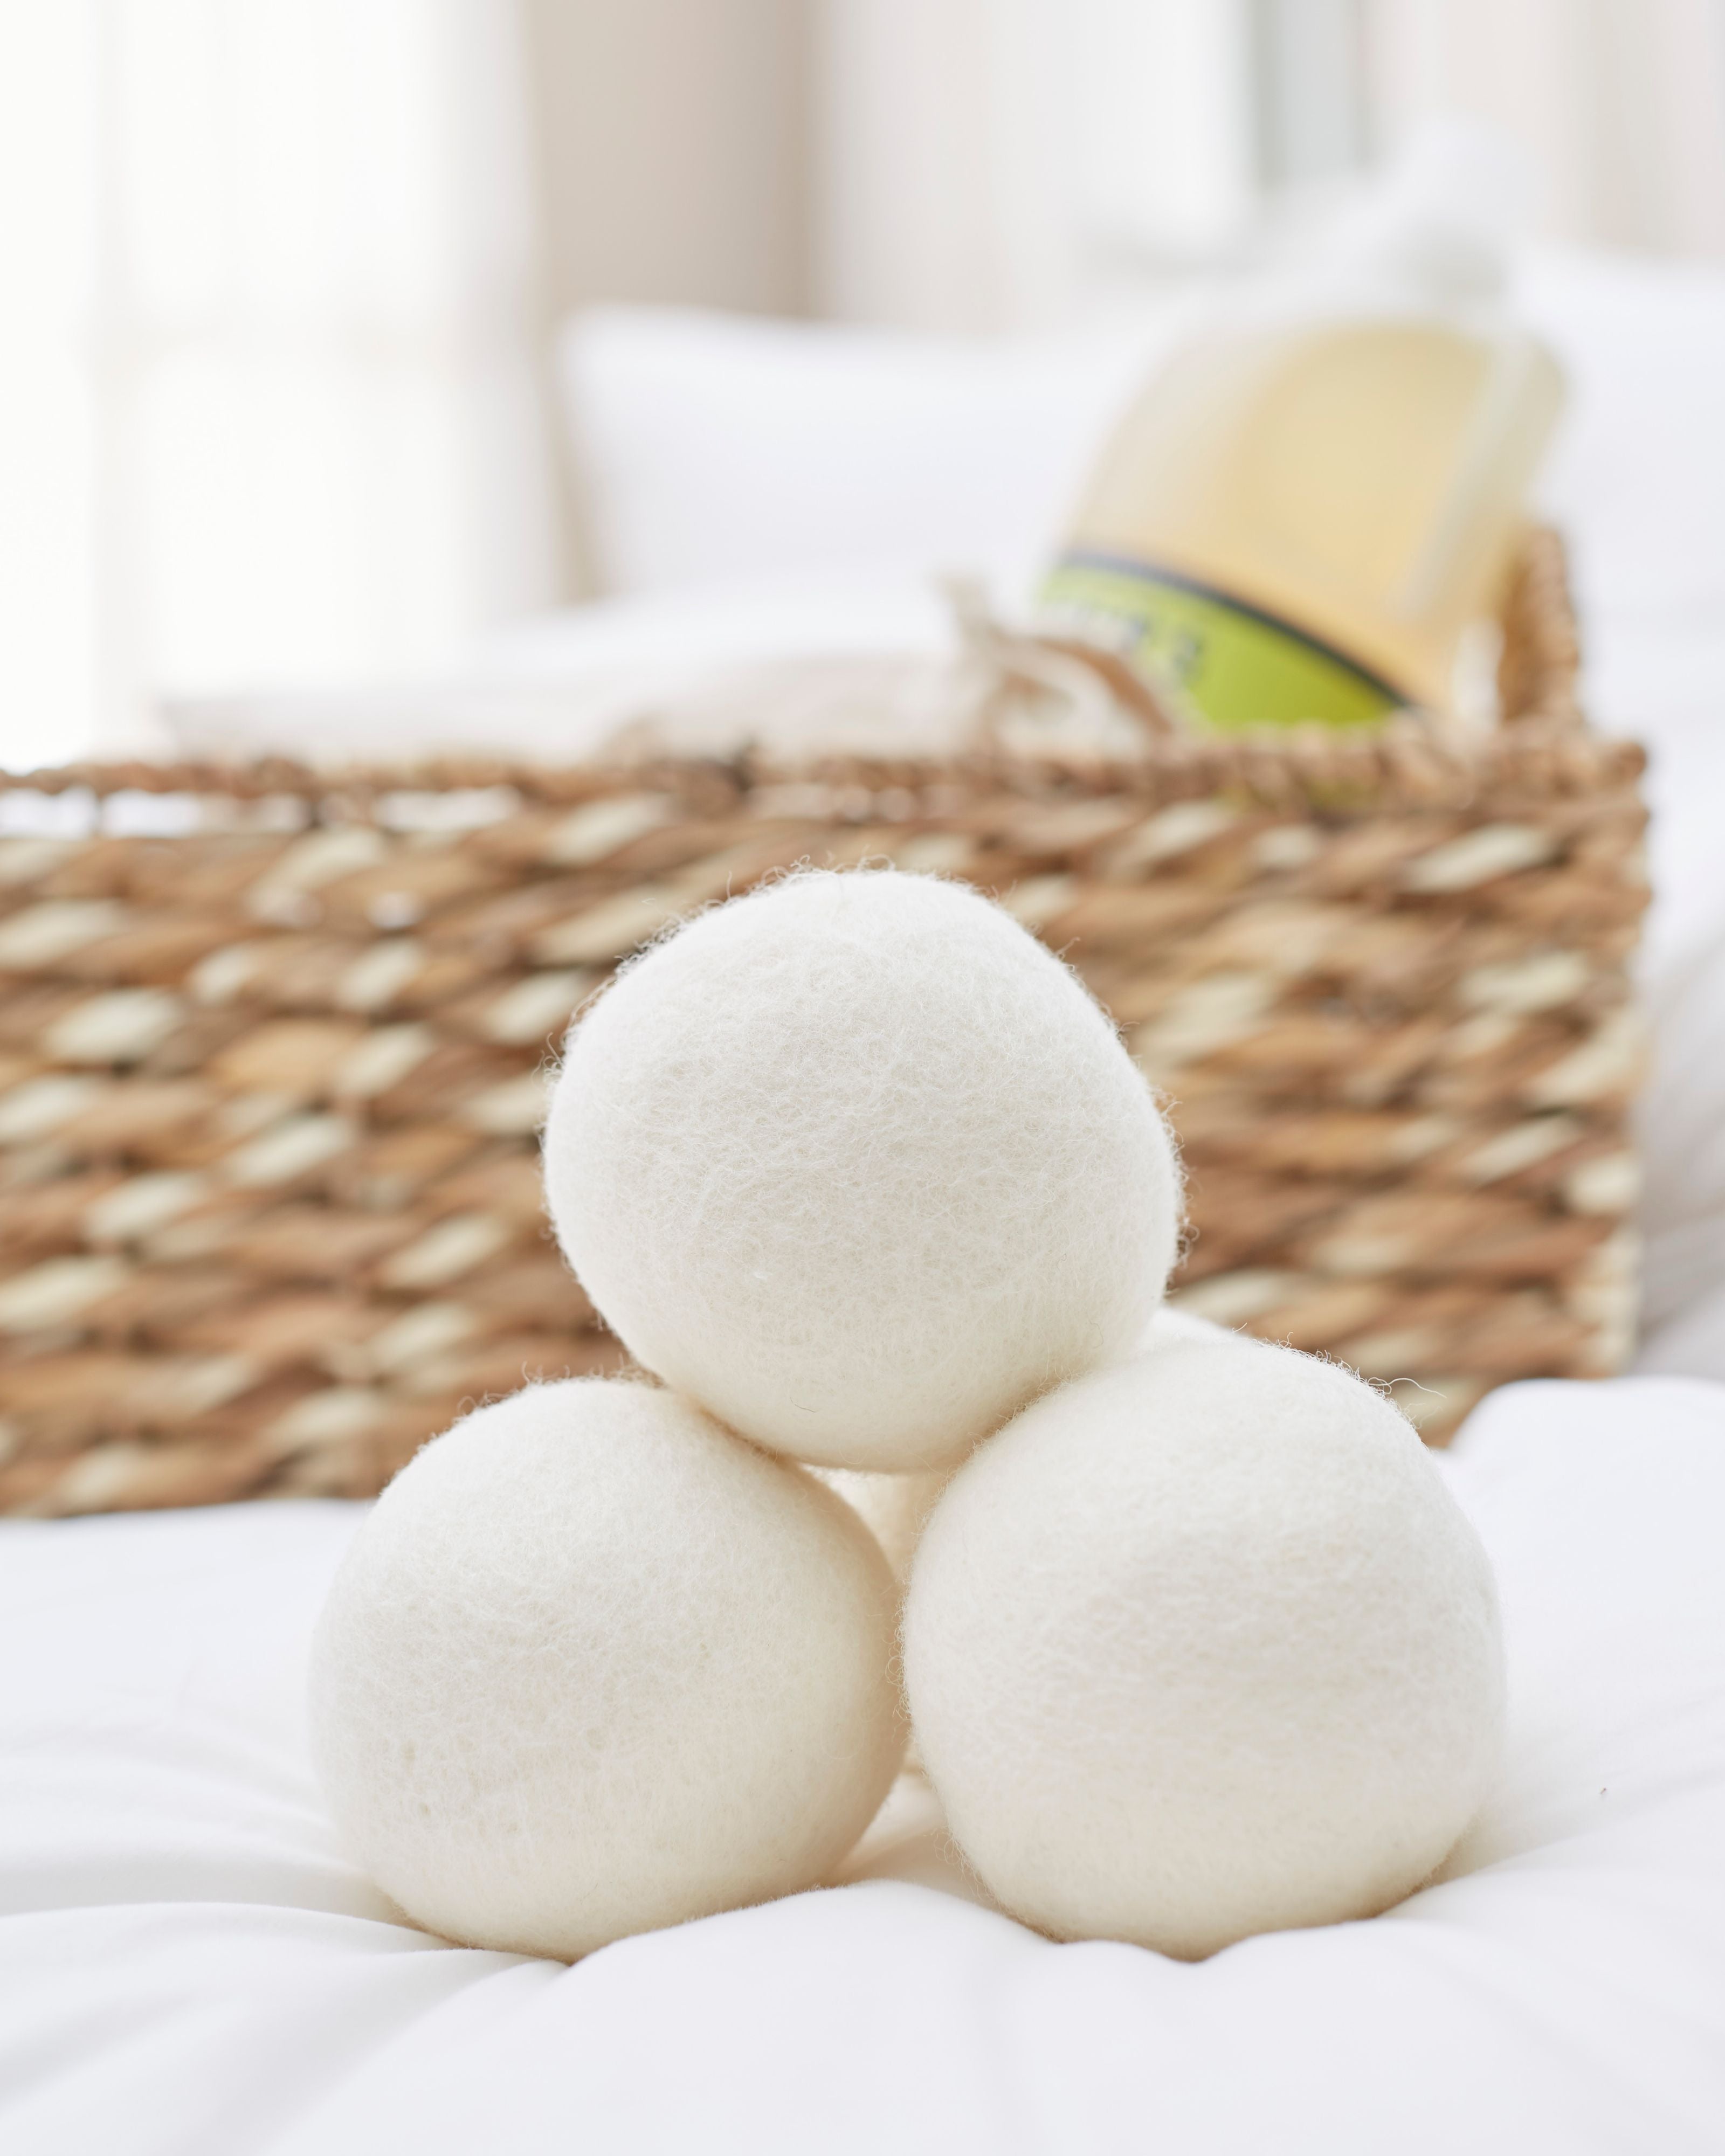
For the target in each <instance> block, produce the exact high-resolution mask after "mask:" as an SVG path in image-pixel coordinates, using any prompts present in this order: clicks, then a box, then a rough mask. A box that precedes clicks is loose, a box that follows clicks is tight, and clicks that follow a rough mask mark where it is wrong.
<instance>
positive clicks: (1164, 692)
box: [1041, 552, 1407, 732]
mask: <svg viewBox="0 0 1725 2156" xmlns="http://www.w3.org/2000/svg"><path fill="white" fill-rule="evenodd" d="M1041 612H1042V616H1043V620H1044V623H1045V625H1046V626H1047V627H1048V628H1049V629H1050V630H1051V631H1053V632H1054V633H1055V634H1066V635H1070V636H1074V637H1076V638H1081V639H1084V640H1086V642H1089V643H1092V644H1101V645H1103V646H1104V647H1105V648H1106V649H1108V650H1110V651H1114V652H1117V653H1118V654H1120V656H1121V657H1122V658H1124V659H1126V660H1129V661H1130V663H1131V664H1132V665H1133V666H1134V667H1135V668H1136V669H1137V670H1138V672H1140V673H1141V674H1142V675H1143V676H1144V678H1145V680H1147V682H1148V683H1149V684H1150V685H1151V687H1152V688H1153V689H1155V690H1157V691H1158V693H1159V694H1160V695H1161V696H1163V698H1164V699H1165V700H1166V701H1171V702H1172V703H1173V705H1174V706H1175V708H1176V709H1177V710H1178V711H1179V713H1180V714H1181V716H1183V717H1185V718H1186V719H1187V720H1189V721H1190V722H1192V723H1194V724H1195V725H1198V726H1211V727H1214V728H1217V729H1219V730H1220V731H1226V732H1235V731H1239V730H1240V728H1242V727H1245V726H1302V725H1309V724H1310V723H1312V721H1318V722H1319V723H1320V724H1322V725H1324V726H1371V725H1373V724H1374V723H1375V722H1376V721H1378V720H1380V719H1382V718H1384V717H1385V716H1388V714H1389V712H1391V711H1396V710H1399V708H1400V706H1402V705H1403V704H1404V703H1405V702H1406V701H1407V700H1406V698H1405V697H1404V696H1399V695H1398V694H1397V693H1396V691H1395V690H1394V689H1392V688H1390V687H1389V685H1388V684H1387V683H1385V682H1383V681H1380V680H1378V679H1377V678H1376V677H1375V675H1371V674H1368V673H1367V672H1366V670H1365V669H1364V668H1363V667H1361V666H1357V665H1354V663H1353V660H1349V659H1344V658H1343V655H1342V654H1341V653H1340V652H1339V651H1332V650H1331V649H1330V648H1329V646H1328V645H1327V644H1320V643H1319V642H1318V641H1317V639H1315V638H1313V637H1310V636H1307V635H1305V634H1302V633H1301V631H1300V630H1299V629H1294V628H1291V627H1290V626H1289V624H1287V623H1286V622H1281V621H1277V620H1276V618H1275V616H1274V615H1273V614H1267V613H1259V612H1258V611H1257V609H1256V608H1253V607H1249V606H1244V605H1242V604H1240V602H1239V601H1237V600H1235V599H1229V598H1223V596H1222V595H1221V593H1219V592H1214V591H1211V590H1209V588H1207V587H1206V586H1204V585H1203V584H1199V583H1191V582H1189V580H1188V579H1187V578H1185V577H1179V576H1176V575H1175V574H1174V573H1173V572H1172V571H1171V570H1167V569H1158V568H1155V567H1152V566H1151V565H1150V564H1149V563H1148V562H1131V561H1126V560H1123V559H1120V558H1117V557H1114V556H1111V555H1106V554H1088V553H1082V552H1077V553H1070V554H1066V555H1064V556H1063V557H1061V559H1060V561H1059V562H1057V563H1056V564H1055V567H1054V569H1053V570H1052V571H1051V572H1050V575H1049V577H1048V580H1047V582H1046V583H1045V584H1044V586H1043V588H1042V593H1041Z"/></svg>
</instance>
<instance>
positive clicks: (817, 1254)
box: [545, 870, 1179, 1469]
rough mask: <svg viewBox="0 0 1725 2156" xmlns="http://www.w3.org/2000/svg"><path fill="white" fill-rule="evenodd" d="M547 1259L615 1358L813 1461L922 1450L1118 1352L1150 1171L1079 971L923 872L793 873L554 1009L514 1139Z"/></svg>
mask: <svg viewBox="0 0 1725 2156" xmlns="http://www.w3.org/2000/svg"><path fill="white" fill-rule="evenodd" d="M545 1179H546V1190H547V1198H548V1200H549V1203H550V1207H551V1213H552V1219H553V1221H554V1222H555V1224H556V1227H557V1235H558V1237H559V1240H561V1242H562V1247H563V1250H564V1252H565V1254H566V1255H567V1257H568V1259H569V1260H570V1262H571V1263H572V1265H573V1266H574V1269H575V1270H576V1273H577V1274H578V1276H579V1278H580V1280H581V1282H582V1285H583V1287H584V1288H585V1289H586V1290H587V1292H588V1295H589V1296H591V1297H592V1299H593V1303H594V1304H595V1306H597V1307H598V1310H599V1312H601V1314H602V1315H603V1317H604V1318H605V1321H606V1322H607V1323H608V1324H609V1325H610V1326H611V1327H612V1328H613V1329H614V1331H615V1332H617V1334H618V1335H619V1337H620V1338H621V1339H622V1340H623V1342H624V1344H625V1345H626V1346H627V1347H628V1348H629V1351H630V1353H632V1354H633V1355H634V1357H635V1358H636V1359H637V1360H638V1361H639V1362H640V1363H643V1364H644V1365H645V1367H646V1368H649V1370H653V1371H655V1372H657V1373H658V1374H659V1375H660V1377H662V1378H665V1381H666V1382H667V1383H669V1384H671V1385H673V1386H675V1388H676V1389H678V1390H679V1391H680V1392H684V1393H686V1394H688V1395H689V1396H690V1397H691V1399H696V1400H698V1401H700V1402H701V1404H702V1405H703V1406H704V1407H706V1409H708V1410H709V1411H710V1412H711V1414H715V1415H716V1416H717V1417H718V1418H719V1419H721V1421H723V1422H725V1423H726V1424H729V1425H730V1426H731V1427H732V1429H734V1430H740V1431H742V1433H743V1435H745V1436H747V1437H750V1438H752V1439H754V1440H756V1441H757V1443H759V1444H762V1445H768V1446H769V1447H771V1448H772V1449H773V1450H776V1451H779V1452H783V1453H787V1454H788V1455H791V1456H792V1457H793V1458H794V1459H798V1460H809V1461H811V1462H814V1463H817V1464H819V1465H821V1466H830V1467H849V1468H860V1469H868V1468H886V1469H928V1468H933V1467H938V1466H950V1465H952V1464H955V1463H956V1462H957V1460H959V1459H961V1458H962V1457H963V1455H964V1454H965V1453H966V1452H967V1451H968V1450H969V1448H970V1447H971V1446H972V1445H974V1444H975V1443H976V1442H977V1441H978V1439H980V1438H982V1437H984V1436H986V1435H988V1432H989V1431H990V1430H993V1429H995V1428H996V1427H998V1426H999V1424H1001V1423H1002V1422H1004V1421H1005V1420H1006V1419H1007V1418H1008V1417H1009V1416H1010V1415H1012V1414H1014V1413H1015V1412H1016V1411H1017V1410H1018V1409H1019V1408H1021V1407H1022V1406H1024V1404H1025V1403H1026V1402H1027V1401H1029V1400H1030V1399H1034V1397H1035V1396H1036V1395H1037V1394H1040V1393H1043V1392H1045V1391H1046V1390H1048V1389H1049V1388H1050V1387H1051V1386H1053V1385H1055V1384H1058V1383H1060V1382H1062V1381H1063V1380H1064V1379H1065V1378H1070V1377H1074V1376H1076V1375H1078V1374H1079V1373H1081V1372H1083V1371H1086V1370H1089V1369H1092V1368H1096V1366H1097V1365H1099V1364H1100V1363H1104V1362H1106V1361H1109V1360H1111V1359H1113V1358H1116V1357H1117V1356H1119V1355H1121V1354H1123V1353H1127V1352H1128V1351H1129V1350H1130V1349H1131V1347H1132V1345H1133V1343H1134V1342H1136V1341H1137V1337H1138V1336H1139V1334H1140V1333H1141V1332H1142V1329H1143V1327H1144V1326H1145V1324H1146V1322H1147V1320H1148V1319H1149V1317H1150V1316H1151V1313H1152V1312H1153V1310H1154V1309H1155V1307H1156V1306H1157V1304H1158V1301H1159V1299H1160V1297H1161V1295H1162V1291H1163V1286H1164V1284H1165V1282H1166V1281H1167V1277H1168V1269H1169V1266H1170V1265H1171V1264H1172V1263H1173V1255H1174V1249H1175V1240H1176V1235H1177V1230H1178V1214H1179V1175H1178V1167H1177V1164H1176V1162H1175V1158H1174V1154H1173V1147H1172V1144H1171V1142H1170V1141H1169V1138H1168V1132H1167V1130H1166V1127H1164V1125H1163V1121H1162V1117H1161V1116H1160V1114H1159V1113H1158V1110H1157V1106H1156V1104H1155V1101H1154V1099H1153V1096H1152V1095H1151V1092H1150V1090H1149V1088H1148V1086H1147V1084H1146V1083H1145V1081H1144V1079H1143V1078H1142V1075H1140V1073H1139V1072H1138V1070H1137V1068H1136V1066H1135V1065H1133V1063H1132V1060H1131V1059H1130V1058H1129V1057H1128V1056H1127V1053H1126V1051H1125V1050H1124V1049H1123V1048H1122V1045H1121V1044H1120V1040H1119V1039H1118V1036H1117V1034H1116V1033H1115V1031H1114V1029H1113V1028H1112V1026H1111V1024H1109V1022H1108V1020H1107V1019H1106V1017H1105V1016H1104V1014H1102V1012H1101V1009H1099V1008H1098V1006H1097V1005H1096V1003H1095V1002H1093V1001H1092V999H1091V997H1090V995H1089V994H1088V993H1087V992H1086V989H1085V988H1084V987H1083V985H1082V984H1081V982H1080V981H1079V980H1078V979H1077V978H1076V975H1075V974H1073V973H1071V972H1070V970H1069V969H1068V968H1066V967H1065V966H1064V965H1062V964H1061V963H1060V961H1059V960H1058V959H1056V958H1055V957H1054V956H1053V955H1052V954H1051V953H1050V952H1049V951H1047V950H1046V949H1045V947H1043V946H1042V945H1041V944H1040V943H1038V942H1036V940H1035V939H1034V937H1032V936H1030V935H1029V934H1028V933H1027V932H1025V931H1024V929H1022V928H1021V927H1019V925H1018V924H1017V923H1016V922H1015V921H1013V920H1012V919H1011V917H1010V916H1009V915H1007V914H1006V913H1004V911H1002V910H1001V909H1000V908H999V906H994V905H993V904H991V903H990V902H989V901H988V900H986V899H983V898H982V897H979V896H978V895H977V894H976V893H975V892H973V891H968V890H965V889H964V888H963V887H962V886H961V885H956V884H950V883H944V882H941V881H939V880H936V879H934V878H932V877H929V876H918V875H901V874H899V873H897V872H896V871H892V870H875V871H867V872H864V871H850V872H847V873H843V874H834V873H831V872H824V871H823V872H814V873H805V874H803V875H796V876H793V877H790V878H788V880H785V881H783V882H782V883H778V884H776V885H772V886H770V887H769V888H768V889H767V890H765V891H757V892H755V893H753V894H752V895H751V896H748V897H746V898H742V899H737V900H733V901H732V902H731V903H730V904H728V905H726V906H719V907H716V908H715V909H714V910H713V911H710V912H707V913H705V914H701V915H700V916H697V917H696V919H695V920H693V921H691V922H690V923H689V924H688V925H687V926H686V927H683V928H682V929H680V931H678V932H677V933H676V934H675V935H674V936H672V937H670V939H669V940H668V941H667V942H663V943H661V944H660V945H658V946H656V947H655V948H654V949H652V950H651V951H649V952H648V953H647V954H646V955H645V956H644V957H642V958H641V959H639V961H637V962H635V963H634V965H632V966H630V967H629V968H626V969H625V970H624V972H623V973H621V974H620V975H619V978H618V979H617V980H616V982H615V983H614V985H613V986H612V987H611V988H609V989H608V992H607V993H605V994H604V995H603V996H602V997H601V998H599V1000H598V1003H597V1004H594V1005H593V1008H592V1009H591V1010H590V1011H589V1012H588V1014H586V1016H584V1017H583V1019H581V1020H580V1022H579V1024H578V1025H577V1026H576V1028H575V1029H574V1031H573V1033H572V1035H571V1037H570V1041H569V1046H568V1052H567V1057H566V1059H565V1061H564V1065H563V1068H562V1073H561V1075H559V1077H558V1080H557V1086H556V1087H555V1090H554V1092H553V1095H552V1106H551V1114H550V1119H549V1122H548V1124H547V1129H546V1134H545Z"/></svg>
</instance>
